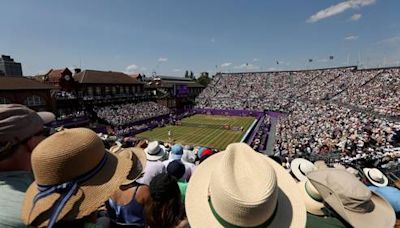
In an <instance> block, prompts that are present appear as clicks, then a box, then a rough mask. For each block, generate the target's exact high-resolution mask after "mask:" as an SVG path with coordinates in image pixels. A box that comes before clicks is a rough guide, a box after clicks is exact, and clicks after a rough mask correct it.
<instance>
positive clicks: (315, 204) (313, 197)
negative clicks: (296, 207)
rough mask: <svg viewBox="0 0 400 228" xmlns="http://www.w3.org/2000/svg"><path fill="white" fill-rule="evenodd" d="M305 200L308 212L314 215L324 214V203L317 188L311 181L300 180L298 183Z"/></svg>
mask: <svg viewBox="0 0 400 228" xmlns="http://www.w3.org/2000/svg"><path fill="white" fill-rule="evenodd" d="M297 186H298V187H299V190H300V192H301V193H302V194H301V196H302V198H303V201H304V203H305V205H306V209H307V212H309V213H311V214H313V215H324V212H323V211H322V208H324V207H325V206H324V203H323V200H322V197H321V195H320V194H319V192H318V191H317V189H315V187H314V186H313V185H312V183H311V182H310V181H308V180H307V181H300V182H298V183H297Z"/></svg>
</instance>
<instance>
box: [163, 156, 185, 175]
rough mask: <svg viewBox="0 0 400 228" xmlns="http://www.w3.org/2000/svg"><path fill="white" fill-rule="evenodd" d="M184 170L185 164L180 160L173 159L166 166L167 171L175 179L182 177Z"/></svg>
mask: <svg viewBox="0 0 400 228" xmlns="http://www.w3.org/2000/svg"><path fill="white" fill-rule="evenodd" d="M185 171H186V169H185V165H184V164H183V163H182V162H181V161H180V160H174V161H172V162H170V163H169V164H168V166H167V172H168V173H169V174H171V175H172V176H174V177H175V178H176V179H177V180H179V179H181V178H182V177H183V175H184V174H185Z"/></svg>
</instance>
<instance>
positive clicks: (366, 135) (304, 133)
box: [275, 101, 400, 164]
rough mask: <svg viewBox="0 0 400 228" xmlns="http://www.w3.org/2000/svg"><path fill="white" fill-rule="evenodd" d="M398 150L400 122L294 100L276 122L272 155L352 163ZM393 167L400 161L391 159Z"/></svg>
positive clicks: (322, 104) (341, 108)
mask: <svg viewBox="0 0 400 228" xmlns="http://www.w3.org/2000/svg"><path fill="white" fill-rule="evenodd" d="M399 147H400V123H399V122H393V121H390V120H387V119H383V118H377V117H374V116H372V115H369V114H367V113H365V112H360V111H355V110H353V109H350V108H347V107H343V106H339V105H337V104H334V103H320V104H310V103H307V102H301V101H296V102H294V103H293V111H292V112H291V113H290V114H288V115H287V116H285V117H282V118H281V119H279V122H278V125H277V140H276V144H275V153H276V154H280V155H284V156H319V155H320V156H325V155H332V154H336V155H337V157H338V158H340V159H344V160H346V161H352V160H356V159H359V158H367V157H371V158H374V159H375V158H379V157H380V156H381V155H384V154H385V153H386V152H393V151H395V150H397V149H396V148H399ZM393 162H394V164H400V161H398V160H396V159H395V160H393Z"/></svg>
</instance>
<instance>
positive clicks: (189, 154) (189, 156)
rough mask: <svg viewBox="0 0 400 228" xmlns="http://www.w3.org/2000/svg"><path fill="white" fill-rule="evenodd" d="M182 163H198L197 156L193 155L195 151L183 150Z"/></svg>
mask: <svg viewBox="0 0 400 228" xmlns="http://www.w3.org/2000/svg"><path fill="white" fill-rule="evenodd" d="M181 159H182V161H184V162H188V163H193V164H194V162H195V161H196V155H194V154H193V151H191V150H185V149H184V150H183V155H182V158H181Z"/></svg>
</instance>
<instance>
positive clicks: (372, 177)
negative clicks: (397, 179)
mask: <svg viewBox="0 0 400 228" xmlns="http://www.w3.org/2000/svg"><path fill="white" fill-rule="evenodd" d="M363 172H364V174H365V176H366V177H367V179H368V180H369V181H370V182H371V183H372V184H373V185H375V186H377V187H384V186H387V185H388V183H389V180H388V178H387V177H386V176H385V174H383V173H382V172H381V171H380V170H379V169H377V168H372V169H369V168H364V169H363Z"/></svg>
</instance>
